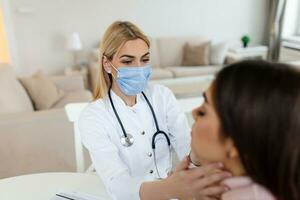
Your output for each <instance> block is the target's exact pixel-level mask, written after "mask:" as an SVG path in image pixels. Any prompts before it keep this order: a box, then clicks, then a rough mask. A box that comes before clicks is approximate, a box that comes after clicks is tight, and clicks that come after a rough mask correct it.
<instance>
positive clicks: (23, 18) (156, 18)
mask: <svg viewBox="0 0 300 200" xmlns="http://www.w3.org/2000/svg"><path fill="white" fill-rule="evenodd" d="M266 7H267V0H85V1H83V0H43V1H41V0H11V1H10V10H11V13H12V19H13V25H14V30H15V35H16V36H15V37H16V41H17V48H18V52H19V61H20V62H19V66H18V73H19V74H29V73H33V72H34V71H36V70H37V69H42V70H43V71H45V72H46V73H49V74H52V73H57V72H60V71H62V69H63V68H64V67H68V66H70V65H71V64H72V55H71V53H70V52H69V51H68V50H67V49H66V44H65V43H66V37H67V36H68V35H70V34H71V33H72V32H74V31H76V32H79V34H80V36H81V39H82V42H83V45H84V48H86V49H89V48H91V47H94V46H97V44H98V41H99V39H100V37H101V36H102V34H103V32H104V31H105V29H106V27H107V26H108V25H109V24H110V23H112V22H113V21H114V20H117V19H121V20H130V21H133V22H135V23H136V24H137V25H138V26H140V28H141V29H142V30H144V32H145V33H146V34H148V35H150V36H154V37H159V36H185V35H206V36H210V37H211V38H213V39H214V40H228V41H231V42H239V38H240V37H241V35H242V34H245V33H247V34H249V35H250V36H251V37H252V41H253V43H262V42H263V40H264V34H265V25H266V19H265V18H266V13H267V12H266V10H267V8H266Z"/></svg>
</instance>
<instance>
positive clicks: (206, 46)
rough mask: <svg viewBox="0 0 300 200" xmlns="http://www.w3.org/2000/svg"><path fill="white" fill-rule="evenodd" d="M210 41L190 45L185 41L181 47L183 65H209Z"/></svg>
mask: <svg viewBox="0 0 300 200" xmlns="http://www.w3.org/2000/svg"><path fill="white" fill-rule="evenodd" d="M209 53H210V42H205V43H202V44H200V45H196V46H191V45H190V44H189V43H186V44H185V45H184V47H183V60H182V65H183V66H200V65H209V59H210V57H209Z"/></svg>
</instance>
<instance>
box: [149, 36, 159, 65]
mask: <svg viewBox="0 0 300 200" xmlns="http://www.w3.org/2000/svg"><path fill="white" fill-rule="evenodd" d="M150 63H151V66H152V67H153V68H158V67H160V62H159V53H158V45H157V40H156V39H154V38H150Z"/></svg>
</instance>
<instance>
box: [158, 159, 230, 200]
mask: <svg viewBox="0 0 300 200" xmlns="http://www.w3.org/2000/svg"><path fill="white" fill-rule="evenodd" d="M189 165H190V161H189V159H188V157H186V158H185V159H184V160H183V161H182V162H181V163H179V165H178V166H177V167H176V170H175V171H174V172H173V174H172V175H171V176H169V177H168V178H167V179H165V180H164V181H165V184H166V185H168V187H166V188H168V189H167V190H168V192H169V196H170V197H171V198H178V199H193V198H195V199H198V200H210V199H214V198H213V196H220V194H222V193H224V192H226V191H227V190H228V188H227V187H226V186H224V185H219V184H218V183H219V182H220V181H222V180H223V179H225V178H228V177H230V176H231V174H230V173H228V172H224V171H222V170H221V169H222V168H223V165H222V164H221V163H214V164H207V165H202V166H200V167H197V168H192V169H188V166H189Z"/></svg>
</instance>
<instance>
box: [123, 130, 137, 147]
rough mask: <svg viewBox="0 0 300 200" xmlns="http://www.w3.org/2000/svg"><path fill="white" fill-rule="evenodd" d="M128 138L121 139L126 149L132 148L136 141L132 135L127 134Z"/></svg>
mask: <svg viewBox="0 0 300 200" xmlns="http://www.w3.org/2000/svg"><path fill="white" fill-rule="evenodd" d="M126 135H127V136H126V137H125V136H122V137H121V144H122V145H123V146H124V147H130V146H131V145H133V142H134V139H133V137H132V135H130V134H128V133H127V134H126Z"/></svg>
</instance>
